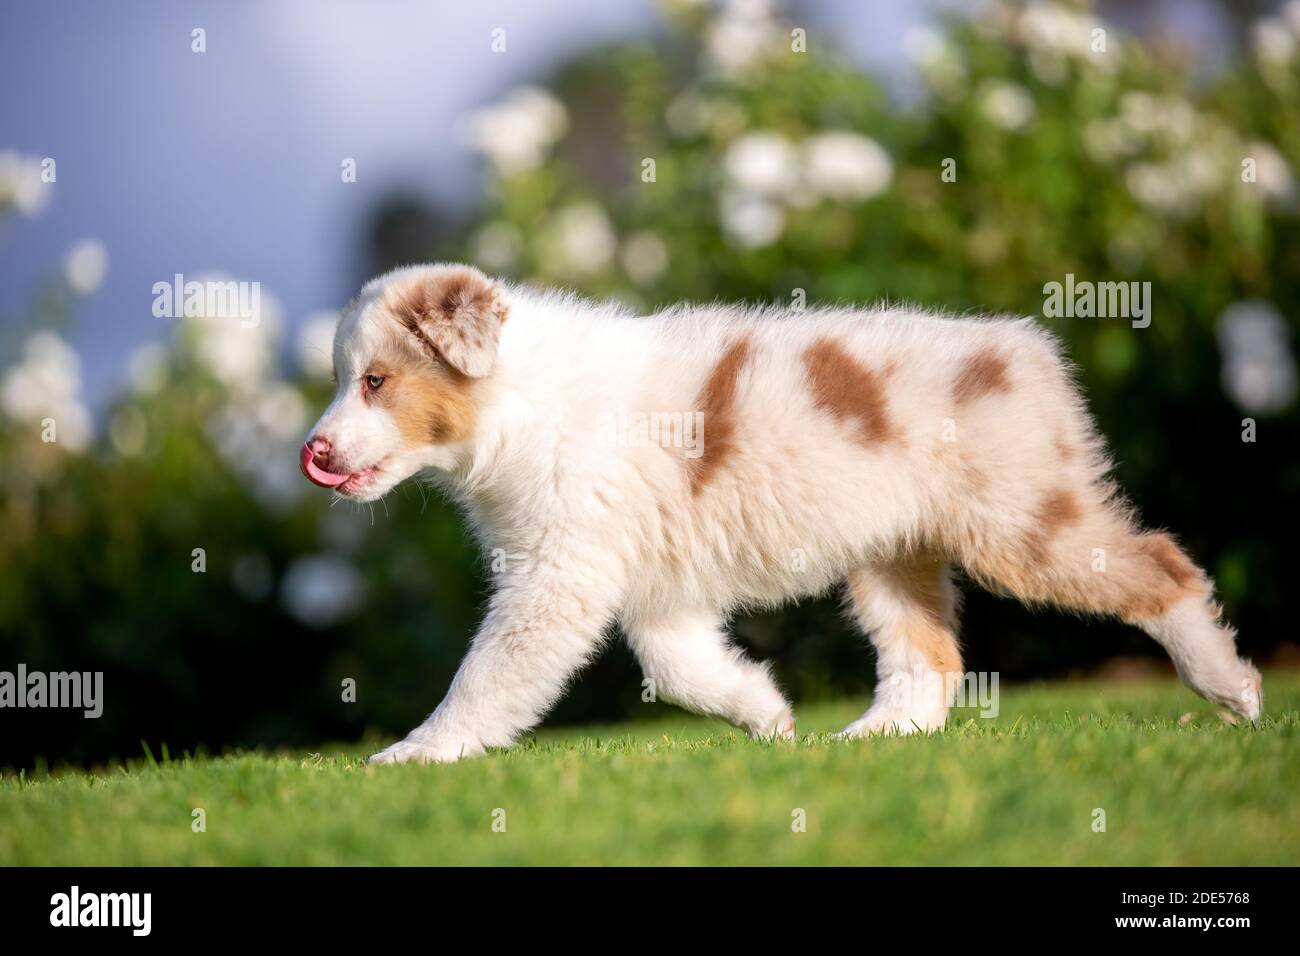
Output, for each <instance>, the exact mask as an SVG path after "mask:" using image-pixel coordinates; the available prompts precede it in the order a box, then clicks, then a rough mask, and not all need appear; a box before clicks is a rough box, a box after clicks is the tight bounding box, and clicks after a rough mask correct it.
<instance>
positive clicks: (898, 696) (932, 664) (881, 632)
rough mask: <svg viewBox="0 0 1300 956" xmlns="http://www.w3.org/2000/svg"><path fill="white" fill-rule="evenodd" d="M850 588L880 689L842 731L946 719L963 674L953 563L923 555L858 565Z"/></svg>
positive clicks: (904, 727)
mask: <svg viewBox="0 0 1300 956" xmlns="http://www.w3.org/2000/svg"><path fill="white" fill-rule="evenodd" d="M848 596H849V604H850V607H851V608H852V611H853V615H854V617H855V618H856V619H857V621H858V623H859V624H860V625H861V627H862V629H863V630H864V631H866V632H867V633H868V634H869V635H870V636H871V643H872V644H873V645H875V648H876V694H875V699H874V700H873V701H872V704H871V707H870V708H869V709H868V710H867V712H866V713H865V714H863V715H862V716H861V717H860V718H858V719H857V720H855V721H854V722H853V723H851V724H849V725H848V726H847V727H846V728H844V730H843V731H842V733H841V735H840V736H844V737H861V736H865V735H867V734H910V733H915V732H917V731H929V730H937V729H938V728H940V727H942V726H943V725H944V722H945V721H946V720H947V719H948V707H949V706H950V705H951V704H952V696H953V694H954V692H955V687H956V682H957V680H958V679H959V675H960V674H961V652H960V650H959V649H958V647H957V592H956V589H955V588H954V587H953V584H952V579H951V571H950V569H949V567H948V565H947V564H946V563H945V562H943V561H939V560H924V559H917V560H914V561H911V562H907V563H902V564H897V565H879V566H871V567H865V568H859V569H858V570H856V571H854V572H853V573H852V574H850V575H849V587H848Z"/></svg>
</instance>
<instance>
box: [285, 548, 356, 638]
mask: <svg viewBox="0 0 1300 956" xmlns="http://www.w3.org/2000/svg"><path fill="white" fill-rule="evenodd" d="M363 593H364V588H363V584H362V580H361V574H360V573H359V572H358V571H357V569H356V568H355V567H354V566H353V565H352V563H351V562H349V561H347V560H345V559H343V558H340V557H336V556H334V555H330V554H315V555H309V556H307V557H305V558H298V559H297V560H295V561H294V562H293V563H292V564H290V565H289V569H288V570H287V571H286V572H285V575H284V581H283V583H282V584H281V586H280V598H281V600H282V601H283V602H284V606H285V607H286V608H288V610H289V613H290V614H292V615H293V616H294V617H296V618H297V619H298V620H300V621H301V622H302V623H304V624H306V625H307V626H308V627H315V628H319V627H328V626H329V625H331V624H333V623H334V622H335V621H338V620H339V619H341V618H342V617H343V616H344V615H346V614H348V613H349V612H351V611H353V610H355V609H356V608H357V607H358V606H360V604H361V598H362V595H363Z"/></svg>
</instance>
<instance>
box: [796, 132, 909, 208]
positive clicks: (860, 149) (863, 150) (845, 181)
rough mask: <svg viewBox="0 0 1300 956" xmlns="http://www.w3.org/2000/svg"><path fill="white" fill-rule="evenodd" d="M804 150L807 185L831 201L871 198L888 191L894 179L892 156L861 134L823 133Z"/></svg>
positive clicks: (810, 140)
mask: <svg viewBox="0 0 1300 956" xmlns="http://www.w3.org/2000/svg"><path fill="white" fill-rule="evenodd" d="M803 149H804V179H805V182H806V183H807V184H808V186H809V187H810V188H811V189H812V190H813V191H814V192H815V193H818V194H819V195H822V196H825V197H826V198H828V199H834V200H838V201H841V202H848V201H853V200H862V199H870V198H871V197H872V196H878V195H879V194H880V193H882V192H884V191H885V190H886V189H888V188H889V183H890V181H891V180H892V179H893V176H894V164H893V162H892V161H891V160H890V158H889V154H888V153H886V152H885V150H884V149H883V148H882V147H881V146H880V144H879V143H877V142H876V141H875V140H873V139H869V138H867V137H866V136H861V135H859V134H858V133H847V132H830V133H820V134H818V135H817V136H814V137H812V138H811V139H809V140H808V141H807V142H806V143H804V147H803Z"/></svg>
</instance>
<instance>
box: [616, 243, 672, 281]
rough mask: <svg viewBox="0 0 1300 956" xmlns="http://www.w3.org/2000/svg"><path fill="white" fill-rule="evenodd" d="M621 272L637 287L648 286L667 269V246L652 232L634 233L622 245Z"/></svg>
mask: <svg viewBox="0 0 1300 956" xmlns="http://www.w3.org/2000/svg"><path fill="white" fill-rule="evenodd" d="M621 259H622V262H623V271H625V272H626V273H627V275H628V278H630V279H631V280H632V281H633V282H635V283H636V284H637V285H649V284H650V283H652V282H654V281H655V280H656V279H658V278H659V277H660V276H661V275H663V274H664V272H665V271H666V270H667V269H668V246H667V245H666V244H665V243H664V241H663V240H662V239H660V238H659V236H658V235H657V234H655V233H653V232H634V233H632V235H630V236H628V237H627V241H625V242H624V243H623V253H622V256H621Z"/></svg>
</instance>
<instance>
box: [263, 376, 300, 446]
mask: <svg viewBox="0 0 1300 956" xmlns="http://www.w3.org/2000/svg"><path fill="white" fill-rule="evenodd" d="M256 401H257V404H256V406H255V407H256V415H257V424H258V425H260V426H261V427H262V429H263V430H264V431H265V432H266V433H267V434H268V435H270V436H271V437H272V438H273V439H276V440H278V441H282V442H293V443H294V444H297V442H298V440H299V439H301V438H302V433H303V431H305V430H306V428H307V426H308V424H310V423H309V422H308V421H307V403H306V402H305V401H304V400H303V397H302V395H301V394H299V392H298V390H297V389H296V388H294V387H293V386H292V385H287V384H285V383H284V382H272V383H270V384H269V385H267V386H266V387H265V388H262V389H259V390H258V392H257V393H256Z"/></svg>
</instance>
